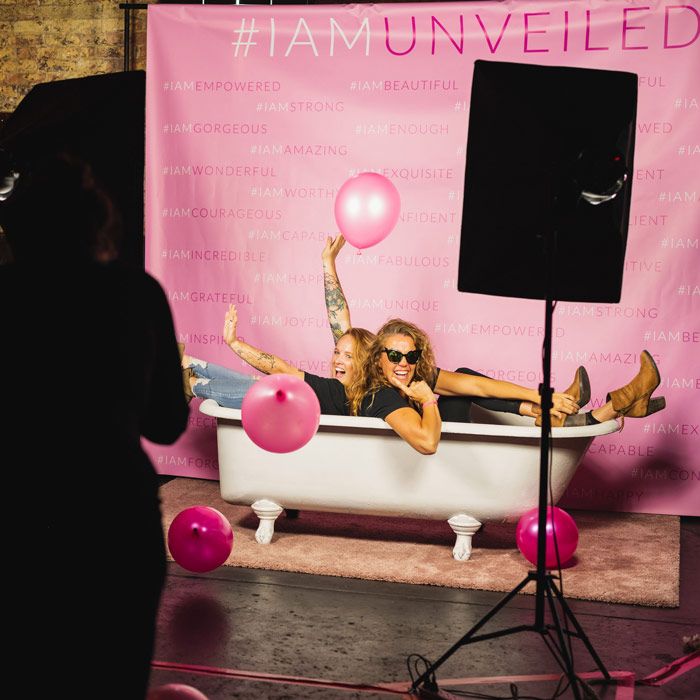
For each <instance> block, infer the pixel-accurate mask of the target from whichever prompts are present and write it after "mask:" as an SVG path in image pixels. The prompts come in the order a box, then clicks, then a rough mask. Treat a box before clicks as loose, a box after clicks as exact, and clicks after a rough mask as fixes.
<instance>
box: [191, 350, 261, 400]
mask: <svg viewBox="0 0 700 700" xmlns="http://www.w3.org/2000/svg"><path fill="white" fill-rule="evenodd" d="M200 362H202V364H199V363H200ZM190 367H191V369H192V371H193V372H194V376H195V377H197V378H198V379H208V380H209V381H208V382H196V383H195V385H194V387H193V388H192V392H193V393H194V395H195V396H197V397H199V398H200V399H214V401H216V403H218V404H219V406H224V407H225V408H240V407H241V404H242V403H243V397H244V396H245V395H246V392H247V391H248V389H250V387H251V386H253V384H254V383H255V381H256V379H255V377H252V376H250V375H249V374H242V373H241V372H235V371H234V370H232V369H228V367H222V366H221V365H215V364H214V363H213V362H203V361H202V360H198V361H195V362H192V363H191V364H190Z"/></svg>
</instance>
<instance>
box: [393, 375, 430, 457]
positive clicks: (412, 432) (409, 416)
mask: <svg viewBox="0 0 700 700" xmlns="http://www.w3.org/2000/svg"><path fill="white" fill-rule="evenodd" d="M390 381H391V383H392V384H393V385H394V386H395V387H396V388H397V389H399V390H400V391H401V392H402V393H403V394H405V395H406V396H407V397H408V398H409V399H413V400H414V401H417V402H418V403H420V404H422V406H423V415H421V414H420V413H418V411H415V410H414V409H412V408H408V407H407V408H399V409H397V410H395V411H392V412H391V413H390V414H389V415H388V416H387V417H386V418H385V419H384V420H385V421H386V422H387V423H388V424H389V425H390V426H391V427H392V428H393V429H394V431H395V432H396V433H397V434H398V435H400V436H401V437H402V438H403V439H404V440H405V441H406V442H407V443H408V444H409V445H410V446H411V447H412V448H413V449H414V450H417V451H418V452H420V453H421V454H424V455H432V454H435V452H436V451H437V447H438V444H439V443H440V431H441V430H442V419H441V418H440V412H439V411H438V407H437V401H436V400H435V396H434V395H433V392H432V389H431V388H430V387H429V386H428V385H427V384H426V383H425V382H414V383H413V384H411V385H409V386H404V385H403V384H401V382H398V381H393V380H390Z"/></svg>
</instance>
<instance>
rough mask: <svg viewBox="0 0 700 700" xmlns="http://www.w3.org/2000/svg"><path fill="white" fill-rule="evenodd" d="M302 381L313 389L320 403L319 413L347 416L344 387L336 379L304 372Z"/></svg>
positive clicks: (346, 400)
mask: <svg viewBox="0 0 700 700" xmlns="http://www.w3.org/2000/svg"><path fill="white" fill-rule="evenodd" d="M304 381H305V382H306V383H307V384H308V385H309V386H310V387H311V388H312V389H313V390H314V394H316V396H317V397H318V402H319V404H321V413H325V414H326V415H328V416H349V415H350V410H349V408H348V399H347V396H346V395H345V387H344V386H343V385H342V383H341V382H339V381H338V380H337V379H332V378H331V377H318V376H316V375H315V374H310V373H309V372H304Z"/></svg>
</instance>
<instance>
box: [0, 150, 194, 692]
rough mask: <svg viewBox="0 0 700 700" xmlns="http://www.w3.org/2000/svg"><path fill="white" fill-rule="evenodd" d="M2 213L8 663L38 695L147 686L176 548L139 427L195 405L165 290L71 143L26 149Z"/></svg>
mask: <svg viewBox="0 0 700 700" xmlns="http://www.w3.org/2000/svg"><path fill="white" fill-rule="evenodd" d="M0 226H1V227H2V229H3V230H4V232H5V234H6V237H7V241H8V243H9V245H10V248H11V250H12V253H13V255H14V262H11V263H9V264H5V265H2V266H0V334H1V336H0V368H2V377H3V378H2V385H3V387H4V388H5V393H4V399H3V402H2V405H3V408H2V421H1V423H0V426H1V427H0V430H1V431H2V438H1V440H0V450H1V451H2V454H3V457H2V460H1V463H2V467H3V477H4V480H5V484H4V489H3V491H4V493H5V498H4V502H5V506H6V507H5V512H4V515H5V518H6V519H5V534H6V538H5V543H6V545H7V548H6V549H5V567H4V569H5V571H6V572H9V575H8V576H7V578H6V583H9V585H10V587H11V593H10V595H7V596H6V601H8V603H9V604H8V605H7V606H6V608H8V607H9V608H10V611H9V612H10V618H11V623H10V625H11V627H10V629H9V630H8V632H9V635H8V636H7V638H8V639H10V640H11V644H12V653H13V658H12V662H11V663H8V664H7V667H6V668H7V670H8V672H16V674H18V675H21V679H20V680H21V683H22V686H23V687H24V688H25V690H26V692H27V693H28V696H31V697H37V698H49V697H57V696H61V697H68V698H72V699H74V698H90V699H91V700H95V699H97V698H99V699H101V700H102V699H105V698H119V700H142V698H144V697H145V694H146V690H147V685H148V677H149V670H150V661H151V657H152V654H153V640H154V630H155V620H156V613H157V609H158V603H159V599H160V594H161V590H162V587H163V583H164V579H165V548H164V540H163V531H162V526H161V517H160V503H159V499H158V482H157V477H156V474H155V471H154V469H153V466H152V464H151V462H150V460H149V458H148V457H147V455H146V453H145V452H144V451H143V449H142V447H141V437H142V436H143V437H145V438H147V439H148V440H151V441H153V442H156V443H165V444H169V443H172V442H174V441H175V440H176V439H177V438H178V437H179V436H180V435H181V434H182V433H183V431H184V430H185V427H186V423H187V415H188V408H187V403H186V400H185V396H184V393H183V388H182V375H181V369H180V364H179V358H178V350H177V345H176V339H175V333H174V328H173V321H172V316H171V314H170V309H169V306H168V302H167V299H166V296H165V294H164V292H163V290H162V288H161V287H160V285H159V284H158V283H157V282H156V281H155V280H154V279H153V278H152V277H150V276H149V275H148V274H146V273H145V272H143V271H141V270H135V269H129V268H127V267H125V266H122V265H120V264H119V262H118V260H117V257H118V240H117V238H118V234H119V232H120V226H119V217H118V214H117V213H116V212H115V211H113V208H112V205H111V203H110V200H109V199H108V198H107V197H106V196H105V194H104V193H103V192H102V191H101V190H100V188H99V187H98V186H97V185H96V183H95V182H94V180H93V177H92V175H91V173H90V169H89V168H88V167H87V166H86V165H85V164H84V163H82V162H80V161H78V160H76V159H73V158H72V157H70V156H68V155H65V154H59V155H56V156H51V157H45V156H41V157H33V158H32V159H31V161H30V162H28V164H27V165H26V168H25V170H24V171H20V177H19V179H18V180H17V181H16V183H15V188H14V191H13V192H12V193H11V194H10V195H9V196H7V197H6V201H2V202H0ZM15 663H16V665H15Z"/></svg>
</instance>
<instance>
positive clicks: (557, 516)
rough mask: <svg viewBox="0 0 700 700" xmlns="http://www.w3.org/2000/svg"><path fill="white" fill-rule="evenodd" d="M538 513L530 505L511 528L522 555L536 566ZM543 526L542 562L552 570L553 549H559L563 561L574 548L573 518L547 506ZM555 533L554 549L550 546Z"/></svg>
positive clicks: (576, 530)
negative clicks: (543, 546)
mask: <svg viewBox="0 0 700 700" xmlns="http://www.w3.org/2000/svg"><path fill="white" fill-rule="evenodd" d="M537 521H538V512H537V508H533V509H532V510H529V511H528V512H527V513H525V514H524V515H523V516H522V517H521V518H520V520H518V526H517V528H516V530H515V540H516V542H517V544H518V549H519V550H520V552H521V553H522V555H523V556H524V557H525V558H526V559H527V560H528V561H529V562H530V563H532V564H534V565H535V566H537V532H538V529H539V528H538V522H537ZM546 522H547V525H546V528H545V540H546V543H547V545H546V549H545V557H544V565H545V567H546V568H547V569H554V568H556V567H557V566H558V563H557V549H558V551H559V562H561V564H562V565H563V564H566V563H567V562H568V561H569V560H570V559H571V557H572V556H573V555H574V552H575V551H576V546H577V545H578V528H577V527H576V523H575V522H574V519H573V518H572V517H571V516H570V515H569V514H568V513H567V512H566V511H565V510H562V509H561V508H557V507H556V506H549V507H548V508H547V521H546ZM555 534H556V541H557V542H556V544H557V549H555V547H554V536H555Z"/></svg>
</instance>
